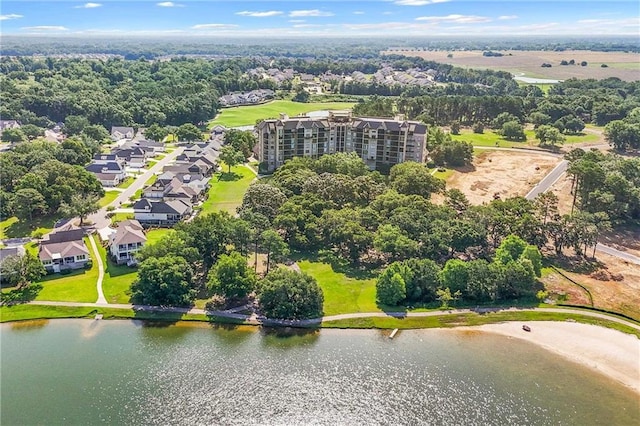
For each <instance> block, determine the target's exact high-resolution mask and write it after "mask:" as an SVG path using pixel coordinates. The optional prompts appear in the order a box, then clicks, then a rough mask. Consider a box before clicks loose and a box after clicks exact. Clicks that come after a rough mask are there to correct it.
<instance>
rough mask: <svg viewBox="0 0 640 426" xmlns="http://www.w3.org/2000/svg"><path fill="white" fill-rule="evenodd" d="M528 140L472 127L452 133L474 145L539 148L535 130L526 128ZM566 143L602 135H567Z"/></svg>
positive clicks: (587, 139) (587, 140)
mask: <svg viewBox="0 0 640 426" xmlns="http://www.w3.org/2000/svg"><path fill="white" fill-rule="evenodd" d="M524 133H525V135H526V136H527V140H526V141H522V142H514V141H508V140H506V139H504V138H503V137H502V136H501V135H499V134H497V133H494V132H492V131H488V130H485V132H484V133H473V132H472V131H471V130H470V129H461V131H460V134H459V135H451V139H453V140H454V141H466V142H471V144H473V145H474V146H492V147H494V146H495V147H500V148H534V149H535V148H539V146H538V145H539V141H538V139H536V134H535V131H533V130H525V131H524ZM565 137H566V141H565V144H574V143H585V142H597V141H598V140H599V139H600V137H599V136H598V135H596V134H593V133H583V134H580V135H566V136H565Z"/></svg>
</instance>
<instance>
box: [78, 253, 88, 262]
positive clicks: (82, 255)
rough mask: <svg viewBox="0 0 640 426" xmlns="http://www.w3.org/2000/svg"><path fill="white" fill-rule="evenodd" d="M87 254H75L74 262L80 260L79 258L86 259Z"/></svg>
mask: <svg viewBox="0 0 640 426" xmlns="http://www.w3.org/2000/svg"><path fill="white" fill-rule="evenodd" d="M86 258H87V256H86V255H84V254H81V255H79V256H76V262H80V261H81V260H86Z"/></svg>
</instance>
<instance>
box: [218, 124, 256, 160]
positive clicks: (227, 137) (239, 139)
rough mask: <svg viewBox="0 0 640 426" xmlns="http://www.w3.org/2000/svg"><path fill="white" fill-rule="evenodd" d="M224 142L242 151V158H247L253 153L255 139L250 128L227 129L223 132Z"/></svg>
mask: <svg viewBox="0 0 640 426" xmlns="http://www.w3.org/2000/svg"><path fill="white" fill-rule="evenodd" d="M224 143H225V144H227V145H231V146H232V147H234V148H235V149H236V150H238V151H240V152H242V154H243V155H244V158H249V157H251V155H252V154H253V148H254V147H255V146H256V143H257V140H256V136H255V135H254V134H253V132H252V131H250V130H237V129H229V130H227V131H226V132H225V133H224ZM243 160H244V159H243Z"/></svg>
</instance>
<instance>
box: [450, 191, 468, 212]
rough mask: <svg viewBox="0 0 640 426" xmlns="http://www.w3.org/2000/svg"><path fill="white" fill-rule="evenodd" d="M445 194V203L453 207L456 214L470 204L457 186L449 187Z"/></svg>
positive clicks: (463, 210)
mask: <svg viewBox="0 0 640 426" xmlns="http://www.w3.org/2000/svg"><path fill="white" fill-rule="evenodd" d="M445 195H446V199H445V204H446V205H447V206H449V207H451V208H452V209H454V210H455V211H456V212H457V213H458V214H460V213H463V212H465V211H466V210H467V209H468V208H469V207H470V206H471V203H470V202H469V199H468V198H467V196H466V195H464V192H462V191H460V190H459V189H457V188H452V189H449V190H448V191H447V192H446V193H445Z"/></svg>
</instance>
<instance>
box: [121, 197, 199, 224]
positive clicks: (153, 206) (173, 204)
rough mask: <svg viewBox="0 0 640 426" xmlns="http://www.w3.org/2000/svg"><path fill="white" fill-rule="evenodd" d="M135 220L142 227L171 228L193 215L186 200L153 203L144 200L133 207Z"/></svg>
mask: <svg viewBox="0 0 640 426" xmlns="http://www.w3.org/2000/svg"><path fill="white" fill-rule="evenodd" d="M133 211H134V218H135V219H136V220H137V221H138V222H140V223H141V224H142V225H158V226H171V225H175V224H176V223H178V222H180V221H181V220H184V219H187V218H188V217H189V216H191V214H192V213H193V207H192V206H191V203H189V202H187V201H184V200H168V201H152V200H149V199H146V198H143V199H141V200H139V201H138V202H136V203H135V204H134V205H133Z"/></svg>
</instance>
